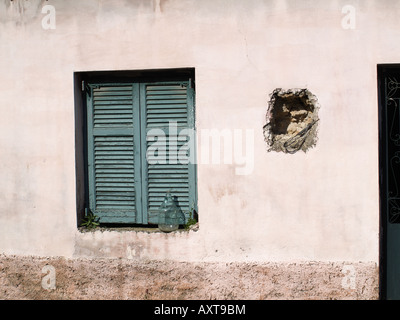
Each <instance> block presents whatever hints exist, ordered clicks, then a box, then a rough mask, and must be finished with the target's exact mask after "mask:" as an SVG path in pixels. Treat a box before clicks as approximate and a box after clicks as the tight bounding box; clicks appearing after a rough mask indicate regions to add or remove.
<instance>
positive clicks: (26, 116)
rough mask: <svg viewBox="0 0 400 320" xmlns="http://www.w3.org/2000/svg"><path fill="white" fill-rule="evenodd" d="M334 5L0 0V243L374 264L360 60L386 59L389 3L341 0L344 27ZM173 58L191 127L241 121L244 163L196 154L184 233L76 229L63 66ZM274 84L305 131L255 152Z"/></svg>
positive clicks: (391, 23)
mask: <svg viewBox="0 0 400 320" xmlns="http://www.w3.org/2000/svg"><path fill="white" fill-rule="evenodd" d="M348 2H349V1H340V0H336V1H329V2H328V1H327V2H325V1H317V0H315V1H297V0H296V1H294V0H286V1H283V0H277V1H272V0H271V1H261V0H250V1H238V0H232V1H223V0H219V1H214V0H210V1H209V0H206V1H194V0H190V1H181V0H167V1H165V0H164V1H161V0H159V1H157V0H155V1H139V0H138V1H127V0H116V1H110V2H104V1H100V0H87V1H86V0H85V1H62V0H51V1H48V2H45V1H39V0H36V1H35V0H32V1H22V0H15V1H12V2H11V1H9V0H0V70H1V71H2V73H1V77H0V88H1V89H0V108H1V117H0V150H1V153H0V172H1V176H0V235H1V236H0V252H3V253H5V254H8V255H40V256H64V257H67V258H88V257H92V258H107V257H108V258H122V259H128V260H129V259H131V258H133V259H136V260H135V261H141V260H143V259H150V260H151V259H154V260H164V259H170V260H172V261H181V262H182V263H183V262H185V261H186V262H187V263H189V262H190V263H200V262H204V261H207V262H209V263H214V262H219V263H229V262H238V263H239V262H243V263H245V262H252V261H254V262H258V263H265V262H271V261H275V262H279V261H284V262H285V263H286V265H288V264H290V263H291V262H292V261H319V262H320V263H322V264H324V263H330V262H335V261H349V262H352V263H358V261H361V262H362V263H366V264H368V265H369V263H372V265H375V264H376V263H377V262H378V255H379V250H378V247H379V239H378V233H379V207H378V204H379V194H378V131H377V127H378V121H377V93H376V91H377V90H376V88H377V75H376V65H377V64H378V63H385V62H396V61H399V60H400V59H399V52H400V50H399V49H400V48H399V42H398V41H394V40H395V39H397V38H398V36H399V30H400V20H399V19H398V15H397V14H396V13H397V11H398V10H399V9H400V4H399V3H398V2H397V1H377V0H376V1H375V0H368V1H351V2H352V3H351V5H352V6H353V7H354V8H355V18H356V25H355V28H354V29H346V28H344V27H343V18H345V14H343V13H342V8H343V7H344V6H345V5H348V4H349V3H348ZM45 4H48V5H52V6H53V7H54V8H55V13H56V21H55V29H45V28H43V26H42V22H43V19H44V18H45V17H46V14H47V13H46V12H45V13H42V11H41V10H42V7H43V6H44V5H45ZM180 67H194V68H195V72H196V126H197V129H198V132H201V130H202V129H219V130H221V129H225V128H228V129H230V130H233V129H239V130H243V134H244V136H243V138H246V136H245V130H248V129H249V130H250V131H251V132H252V133H254V135H253V136H250V138H252V137H253V138H252V139H250V141H252V142H254V143H253V144H252V145H251V147H252V148H251V149H249V150H247V151H246V149H244V150H243V157H244V159H245V160H246V170H247V171H245V172H246V174H244V175H238V174H237V171H236V169H238V168H242V169H243V163H240V160H243V159H233V162H232V164H223V163H222V164H204V163H199V165H198V195H199V203H198V207H199V217H200V229H199V231H197V232H186V233H177V234H169V235H165V234H160V233H146V232H132V231H126V232H118V231H105V232H100V231H96V232H94V233H81V232H79V231H78V230H77V227H76V189H75V188H76V183H75V179H76V175H75V127H74V126H75V120H74V91H73V90H74V85H73V73H74V72H75V71H96V70H139V69H158V68H180ZM276 88H283V89H290V88H307V89H308V90H310V91H311V92H312V93H313V94H314V95H315V96H316V98H317V99H318V103H319V105H320V110H319V114H318V116H319V119H320V121H319V124H318V141H317V144H316V146H315V147H314V148H312V149H310V150H309V151H308V152H307V153H304V152H298V153H296V154H283V153H276V152H267V151H266V150H267V146H266V144H265V141H264V136H263V126H264V125H265V115H266V112H267V108H268V105H267V103H268V100H269V94H270V93H272V92H273V90H274V89H276ZM198 141H199V159H200V157H201V153H202V150H201V146H200V143H201V136H200V135H199V137H198ZM248 145H249V146H250V144H248ZM203 152H204V150H203ZM57 261H58V260H57ZM57 263H58V262H57ZM59 263H61V262H59ZM65 263H67V262H65ZM82 263H85V262H82ZM98 263H99V264H100V265H101V263H104V262H101V261H99V262H98ZM121 263H125V262H121ZM334 266H336V265H334ZM160 267H161V266H160ZM163 268H164V267H163ZM165 268H166V267H165ZM201 268H202V267H201ZM204 268H209V267H204ZM210 268H211V267H210ZM229 268H230V267H229ZM229 268H228V269H229ZM271 268H272V267H271ZM334 268H336V267H334ZM374 268H375V267H374ZM67 269H68V268H67ZM207 270H210V269H207ZM229 270H232V269H229ZM238 270H242V269H240V268H239V269H238ZM268 270H270V271H268V272H275V271H271V270H274V269H273V268H272V269H268ZM335 270H336V269H335ZM337 270H339V269H337ZM370 270H372V269H370ZM373 270H375V269H373ZM35 272H37V271H35ZM63 272H64V271H63ZM65 272H72V271H65ZM235 272H239V271H235ZM246 272H247V271H246ZM335 272H336V271H335ZM61 274H62V273H61V271H60V275H61ZM260 274H262V272H261V273H260ZM370 274H371V275H372V277H373V280H372V281H373V282H374V281H377V273H376V272H375V271H372V272H370ZM9 276H10V273H6V275H5V277H6V279H8V278H7V277H9ZM249 276H250V275H249ZM282 279H283V278H282ZM2 281H5V280H4V278H3V280H2ZM7 281H8V280H7ZM13 281H16V280H13ZM60 281H61V280H60ZM204 281H205V280H204ZM11 283H12V282H11ZM66 283H67V282H66ZM374 283H375V282H374ZM66 286H67V287H66V289H65V290H66V291H65V292H66V293H65V294H66V295H67V296H68V295H73V293H72V291H68V290H71V288H72V286H73V284H66ZM15 290H18V289H15ZM24 290H25V289H24ZM24 290H22V291H21V292H20V293H17V294H21V295H24V294H25V293H24V292H25V291H24ZM60 290H61V289H60ZM215 290H216V289H215ZM260 290H261V289H260ZM263 290H264V289H263ZM263 290H261V291H260V292H259V293H257V294H259V295H260V296H263V295H265V296H268V295H269V293H268V291H263ZM357 290H358V289H357ZM360 290H361V289H360ZM368 290H372V289H371V287H369V288H368ZM67 292H69V293H67ZM357 292H358V293H354V294H353V297H355V296H357V295H359V294H360V293H359V292H360V291H357ZM369 292H370V291H369ZM3 294H4V293H3ZM26 294H28V293H27V291H26ZM38 294H39V293H38ZM54 294H55V295H56V294H61V295H62V294H64V293H62V292H59V293H54ZM77 294H84V293H83V292H80V293H77ZM116 294H117V293H116ZM118 294H122V293H118ZM124 294H126V295H129V294H130V293H129V290H128V291H126V292H124V293H123V295H124ZM153 294H156V293H153ZM174 294H175V295H179V293H178V292H177V291H176V292H175V293H174ZM207 294H209V295H210V296H211V295H213V294H215V295H217V296H221V295H223V293H222V291H218V290H216V291H213V292H209V293H207V292H204V295H205V296H207ZM286 294H287V295H286ZM285 295H286V296H291V295H292V296H298V295H296V294H295V293H285ZM373 295H374V294H369V293H368V294H367V296H368V297H370V296H373ZM189 296H190V295H189ZM357 297H359V296H357Z"/></svg>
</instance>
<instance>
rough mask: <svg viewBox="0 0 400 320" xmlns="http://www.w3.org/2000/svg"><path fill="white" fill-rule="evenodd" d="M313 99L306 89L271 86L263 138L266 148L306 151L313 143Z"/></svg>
mask: <svg viewBox="0 0 400 320" xmlns="http://www.w3.org/2000/svg"><path fill="white" fill-rule="evenodd" d="M318 109H319V104H318V101H317V98H316V97H315V96H314V95H313V94H312V93H311V92H310V91H308V90H307V89H289V90H287V91H285V90H282V89H281V88H278V89H275V90H274V91H273V92H272V94H271V95H270V101H269V103H268V112H267V124H266V125H265V126H264V139H265V141H266V143H267V145H268V147H269V149H268V151H277V152H280V151H282V152H285V153H295V152H297V151H299V150H302V151H304V152H306V151H307V150H308V149H310V148H312V147H314V146H315V145H316V142H317V126H318V120H319V118H318Z"/></svg>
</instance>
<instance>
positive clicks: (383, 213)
mask: <svg viewBox="0 0 400 320" xmlns="http://www.w3.org/2000/svg"><path fill="white" fill-rule="evenodd" d="M394 76H396V77H397V79H396V80H398V81H399V84H400V64H378V65H377V82H378V92H377V93H378V130H379V198H380V201H379V211H380V213H379V220H380V221H379V296H380V299H384V300H398V299H400V250H398V251H399V253H397V250H393V246H394V245H395V244H397V243H399V244H400V219H399V220H396V223H392V222H389V219H392V217H393V216H392V215H390V213H389V205H388V204H389V199H390V197H389V194H390V191H391V189H390V187H389V184H390V183H391V181H393V180H390V179H393V176H394V175H391V178H390V173H389V170H390V172H394V171H392V170H393V167H392V166H391V164H392V162H391V160H393V159H394V158H395V157H393V155H392V157H390V154H391V152H390V151H389V149H390V148H392V147H391V146H390V145H389V134H390V135H391V132H389V130H392V129H393V123H395V122H394V121H397V125H398V126H400V125H399V124H400V120H399V118H398V119H396V118H391V119H392V122H391V123H389V122H388V120H390V119H389V117H388V112H387V110H388V108H387V107H388V106H389V103H388V99H387V93H388V88H389V86H388V85H387V79H388V78H389V77H394ZM395 90H399V94H397V95H398V96H399V97H398V98H396V99H398V100H399V102H400V85H399V86H397V85H396V88H395ZM390 92H393V91H389V93H390ZM391 100H392V101H395V100H393V99H391ZM395 103H396V102H395ZM398 104H399V105H397V104H396V109H395V112H396V113H395V114H394V115H396V114H397V113H399V109H398V108H400V103H398ZM397 107H398V108H397ZM399 134H400V130H399ZM396 141H397V139H396ZM396 146H397V144H396ZM399 150H400V145H399ZM396 158H397V156H396ZM399 160H400V158H399ZM396 161H397V159H396ZM389 180H390V181H389ZM394 180H395V181H396V182H397V180H396V177H395V179H394ZM399 187H400V179H399ZM396 189H397V188H396ZM397 191H398V192H396V194H397V196H398V195H399V194H400V190H399V189H397ZM392 199H393V198H392ZM397 208H398V207H397ZM396 210H397V209H396ZM399 248H400V246H399ZM397 270H399V271H397Z"/></svg>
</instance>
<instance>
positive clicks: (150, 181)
mask: <svg viewBox="0 0 400 320" xmlns="http://www.w3.org/2000/svg"><path fill="white" fill-rule="evenodd" d="M192 90H193V89H191V88H189V83H188V82H184V83H182V82H179V83H177V82H168V83H153V84H151V83H149V84H143V85H142V87H141V92H140V94H141V97H144V98H143V99H142V103H143V108H144V110H145V111H144V112H143V113H142V118H141V121H142V123H144V124H145V125H144V126H143V129H142V130H144V131H142V132H144V133H145V137H146V138H145V139H142V143H143V149H144V150H149V148H150V147H151V146H152V144H153V143H154V140H153V139H152V135H151V133H152V132H155V133H156V135H157V134H158V133H160V132H161V131H160V130H162V132H164V134H165V136H164V137H162V136H161V135H158V139H157V140H156V141H157V143H158V144H159V145H160V146H164V147H165V148H164V147H160V148H158V150H157V151H158V153H157V159H158V160H161V161H159V162H158V163H152V162H151V161H145V163H144V165H143V168H142V170H143V171H142V172H143V176H144V177H146V179H145V183H144V185H143V194H144V195H145V197H144V206H145V208H146V209H147V210H146V213H147V217H146V218H147V221H148V222H149V223H157V222H158V212H157V210H158V208H159V207H160V205H161V203H162V200H163V199H164V196H165V194H166V192H167V191H168V190H170V191H171V194H172V196H174V197H175V199H176V200H177V203H178V205H179V206H180V207H181V209H182V211H183V212H184V213H185V216H186V220H187V218H188V215H189V210H190V208H191V207H192V206H193V205H194V203H195V196H196V194H195V193H196V192H195V177H194V174H195V170H194V164H193V163H186V164H185V163H181V161H180V159H179V157H178V153H177V152H178V151H179V150H181V148H182V146H183V145H184V144H185V143H186V141H187V140H186V141H178V136H179V134H180V133H181V132H182V131H181V130H182V129H192V130H194V110H193V95H192ZM142 110H143V109H142ZM154 129H156V131H154ZM157 130H158V131H157ZM192 138H193V137H192ZM143 140H144V141H143ZM193 144H194V142H193ZM192 152H193V150H192ZM161 156H164V158H162V157H161ZM148 160H149V159H148ZM162 160H165V161H162ZM153 162H154V161H153Z"/></svg>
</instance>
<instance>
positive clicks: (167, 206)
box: [158, 191, 185, 232]
mask: <svg viewBox="0 0 400 320" xmlns="http://www.w3.org/2000/svg"><path fill="white" fill-rule="evenodd" d="M158 210H159V213H158V228H159V229H160V230H161V231H163V232H171V231H175V230H178V228H179V225H180V224H184V220H185V216H184V214H183V212H182V210H181V209H180V208H179V207H178V206H177V205H176V203H175V201H174V199H173V197H172V195H171V193H170V192H169V191H168V192H167V194H166V195H165V198H164V200H163V202H162V204H161V206H160V208H159V209H158Z"/></svg>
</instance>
